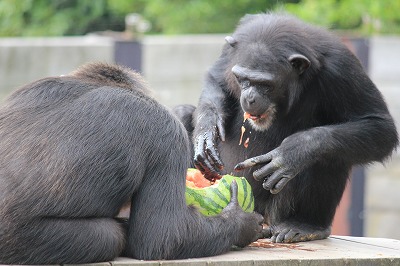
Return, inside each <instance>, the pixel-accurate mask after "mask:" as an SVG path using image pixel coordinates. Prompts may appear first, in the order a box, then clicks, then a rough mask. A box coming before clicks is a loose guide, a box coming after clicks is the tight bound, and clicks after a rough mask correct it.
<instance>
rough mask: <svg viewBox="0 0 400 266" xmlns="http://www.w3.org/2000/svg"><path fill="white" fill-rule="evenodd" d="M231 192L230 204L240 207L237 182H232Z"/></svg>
mask: <svg viewBox="0 0 400 266" xmlns="http://www.w3.org/2000/svg"><path fill="white" fill-rule="evenodd" d="M230 191H231V200H230V203H229V204H234V205H239V202H238V198H237V197H238V196H237V195H238V185H237V183H236V180H232V182H231V188H230Z"/></svg>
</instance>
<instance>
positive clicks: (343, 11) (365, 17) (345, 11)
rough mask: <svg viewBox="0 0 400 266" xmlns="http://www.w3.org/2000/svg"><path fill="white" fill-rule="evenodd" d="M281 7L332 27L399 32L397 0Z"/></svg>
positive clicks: (322, 0)
mask: <svg viewBox="0 0 400 266" xmlns="http://www.w3.org/2000/svg"><path fill="white" fill-rule="evenodd" d="M279 8H281V9H284V10H286V11H287V12H289V13H292V14H294V15H296V16H298V17H299V18H301V19H304V20H306V21H308V22H311V23H314V24H317V25H323V26H326V27H329V28H331V29H338V30H350V31H354V32H357V33H360V34H364V35H370V34H375V33H400V12H399V10H400V1H397V0H379V1H377V0H302V1H301V2H300V3H299V4H282V5H280V7H279Z"/></svg>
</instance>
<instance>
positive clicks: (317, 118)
mask: <svg viewBox="0 0 400 266" xmlns="http://www.w3.org/2000/svg"><path fill="white" fill-rule="evenodd" d="M226 41H227V44H225V46H224V47H223V51H222V55H221V56H220V58H219V59H218V60H217V61H216V62H215V64H214V65H213V66H212V67H211V69H210V70H209V71H208V73H207V76H206V81H205V85H204V88H203V91H202V94H201V97H200V100H199V104H198V107H197V109H196V111H195V112H194V114H193V126H194V127H195V128H194V131H193V132H192V133H193V142H194V164H195V165H196V167H197V168H198V169H200V170H201V171H202V172H203V173H204V174H205V175H206V176H207V177H208V178H209V179H215V178H218V177H219V175H220V174H224V173H231V172H233V173H234V174H236V175H244V176H245V177H246V178H247V179H248V181H249V182H250V183H251V184H252V187H253V190H254V194H255V197H256V207H255V208H256V211H258V212H259V213H261V214H263V215H264V216H265V223H267V224H268V225H269V228H268V229H267V230H265V233H266V236H267V237H271V239H272V241H273V242H297V241H307V240H314V239H322V238H326V237H327V236H329V234H330V227H331V224H332V220H333V217H334V214H335V209H336V207H337V205H338V203H339V201H340V199H341V196H342V194H343V191H344V188H345V185H346V181H347V178H348V176H349V173H350V170H351V168H352V166H353V165H356V164H366V163H369V162H371V161H382V160H384V159H385V158H387V157H388V156H389V155H390V154H391V152H392V150H393V149H394V148H395V146H396V145H397V143H398V137H397V132H396V129H395V125H394V122H393V119H392V117H391V116H390V114H389V112H388V109H387V107H386V104H385V102H384V100H383V99H382V95H381V94H380V92H379V91H378V90H377V88H376V87H375V85H374V84H373V83H372V82H371V80H370V79H369V78H368V76H367V74H366V73H365V72H364V70H363V68H362V66H361V64H360V63H359V61H358V60H357V59H356V57H355V56H354V55H353V54H352V53H351V52H350V51H349V50H348V49H347V48H346V47H345V46H344V45H343V44H342V43H341V41H340V40H339V39H338V38H336V37H334V36H333V35H331V34H330V33H328V32H327V31H326V30H324V29H320V28H317V27H314V26H311V25H308V24H306V23H304V22H302V21H300V20H298V19H296V18H293V17H290V16H286V15H277V14H258V15H247V16H245V17H244V18H242V20H241V21H240V23H239V25H238V27H237V29H236V31H235V32H234V33H233V35H232V36H229V37H226ZM188 112H190V109H188ZM180 113H184V112H182V110H181V112H180ZM186 117H187V113H186ZM186 128H190V127H189V126H188V125H187V126H186ZM235 170H236V171H240V170H242V172H239V173H235ZM266 190H267V191H268V192H267V191H266Z"/></svg>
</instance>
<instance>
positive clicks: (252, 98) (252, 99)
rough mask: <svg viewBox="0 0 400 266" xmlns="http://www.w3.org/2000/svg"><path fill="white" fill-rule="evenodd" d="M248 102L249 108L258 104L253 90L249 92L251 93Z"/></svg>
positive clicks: (248, 95)
mask: <svg viewBox="0 0 400 266" xmlns="http://www.w3.org/2000/svg"><path fill="white" fill-rule="evenodd" d="M246 102H247V104H248V105H249V106H250V105H252V104H254V103H255V102H256V97H255V93H254V91H253V90H251V91H249V93H248V94H247V97H246Z"/></svg>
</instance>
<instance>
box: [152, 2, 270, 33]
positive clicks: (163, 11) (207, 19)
mask: <svg viewBox="0 0 400 266" xmlns="http://www.w3.org/2000/svg"><path fill="white" fill-rule="evenodd" d="M273 3H275V1H266V0H221V1H215V0H190V1H188V0H170V1H165V0H152V1H148V5H147V6H146V8H145V15H147V17H149V18H152V23H153V27H154V30H155V31H157V32H162V33H167V34H177V33H204V32H205V33H226V32H231V31H232V30H233V29H234V27H235V25H236V24H237V22H238V21H239V19H240V18H241V17H242V16H243V15H245V14H246V13H259V12H265V11H267V10H268V9H270V8H272V7H273Z"/></svg>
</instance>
